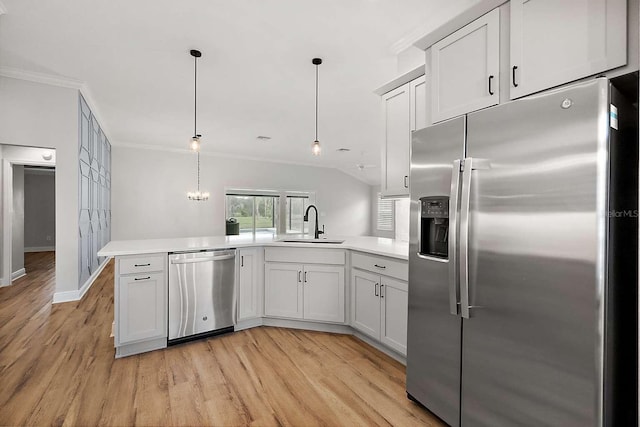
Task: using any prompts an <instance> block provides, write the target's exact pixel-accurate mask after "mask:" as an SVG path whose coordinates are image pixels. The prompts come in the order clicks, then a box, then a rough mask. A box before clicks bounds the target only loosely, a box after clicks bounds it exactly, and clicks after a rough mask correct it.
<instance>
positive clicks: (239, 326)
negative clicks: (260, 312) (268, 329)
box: [234, 317, 263, 331]
mask: <svg viewBox="0 0 640 427" xmlns="http://www.w3.org/2000/svg"><path fill="white" fill-rule="evenodd" d="M262 325H263V322H262V317H256V318H255V319H246V320H240V321H239V322H238V323H236V324H235V326H234V330H236V331H242V330H244V329H251V328H255V327H258V326H262Z"/></svg>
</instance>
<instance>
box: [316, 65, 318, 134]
mask: <svg viewBox="0 0 640 427" xmlns="http://www.w3.org/2000/svg"><path fill="white" fill-rule="evenodd" d="M317 140H318V64H316V141H317Z"/></svg>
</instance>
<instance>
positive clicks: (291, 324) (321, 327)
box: [262, 317, 353, 334]
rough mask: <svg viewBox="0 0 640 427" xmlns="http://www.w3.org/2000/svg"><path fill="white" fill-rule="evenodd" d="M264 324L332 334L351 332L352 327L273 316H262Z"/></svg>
mask: <svg viewBox="0 0 640 427" xmlns="http://www.w3.org/2000/svg"><path fill="white" fill-rule="evenodd" d="M262 324H263V325H264V326H275V327H278V328H291V329H304V330H307V331H318V332H331V333H334V334H352V333H353V332H352V331H353V329H352V328H351V326H349V325H338V324H334V323H316V322H307V321H304V320H291V319H277V318H274V317H264V318H263V319H262Z"/></svg>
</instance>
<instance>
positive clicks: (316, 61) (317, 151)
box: [311, 58, 322, 156]
mask: <svg viewBox="0 0 640 427" xmlns="http://www.w3.org/2000/svg"><path fill="white" fill-rule="evenodd" d="M311 62H312V63H313V65H315V66H316V139H315V141H313V144H311V152H312V153H313V155H314V156H319V155H320V151H321V148H320V141H318V66H319V65H320V64H322V58H313V60H312V61H311Z"/></svg>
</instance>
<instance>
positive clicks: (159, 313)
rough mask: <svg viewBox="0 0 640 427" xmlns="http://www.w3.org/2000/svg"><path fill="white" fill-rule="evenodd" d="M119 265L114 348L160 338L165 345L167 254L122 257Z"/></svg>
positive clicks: (117, 271) (141, 348) (117, 269)
mask: <svg viewBox="0 0 640 427" xmlns="http://www.w3.org/2000/svg"><path fill="white" fill-rule="evenodd" d="M116 262H117V268H116V292H115V304H114V305H115V323H116V327H115V346H116V347H122V346H125V345H128V344H132V343H140V342H143V341H152V340H158V339H163V340H164V346H166V337H167V273H166V263H167V255H166V254H160V255H147V256H145V255H142V256H136V257H119V258H118V259H117V260H116ZM140 350H141V351H144V350H143V347H140Z"/></svg>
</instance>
